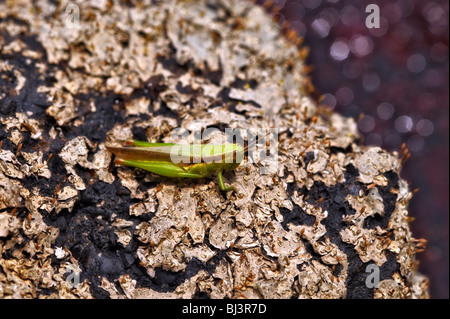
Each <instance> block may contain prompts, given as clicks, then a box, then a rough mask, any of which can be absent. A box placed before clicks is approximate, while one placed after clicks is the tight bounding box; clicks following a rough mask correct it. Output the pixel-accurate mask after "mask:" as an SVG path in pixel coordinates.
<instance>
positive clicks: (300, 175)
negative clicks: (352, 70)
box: [0, 0, 428, 298]
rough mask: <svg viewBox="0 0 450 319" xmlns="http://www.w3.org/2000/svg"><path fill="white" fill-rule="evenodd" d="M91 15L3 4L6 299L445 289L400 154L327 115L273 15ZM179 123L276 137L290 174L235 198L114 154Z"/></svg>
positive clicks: (173, 6)
mask: <svg viewBox="0 0 450 319" xmlns="http://www.w3.org/2000/svg"><path fill="white" fill-rule="evenodd" d="M78 6H79V12H80V20H79V25H77V26H74V25H71V24H70V21H69V23H68V22H67V19H66V18H67V16H66V15H65V4H64V3H58V4H55V3H54V2H52V1H46V0H40V1H20V5H12V4H11V3H10V2H6V3H1V4H0V29H1V30H4V31H2V33H1V36H0V55H1V56H2V59H1V60H2V62H0V70H1V77H0V84H1V87H2V89H1V92H0V93H1V96H0V98H1V100H0V122H1V126H0V136H1V138H2V141H3V143H2V148H1V149H0V196H1V197H0V209H1V211H0V297H2V298H9V297H12V298H20V297H33V298H34V297H38V298H49V297H50V298H56V297H60V298H61V297H62V298H72V297H74V298H91V297H94V298H106V297H111V298H195V297H198V296H208V297H210V298H426V297H428V289H427V287H428V281H427V279H426V278H425V277H424V276H422V275H421V274H420V273H419V272H418V270H417V262H416V259H415V254H416V253H417V251H419V250H420V249H421V246H422V245H423V240H416V239H414V238H413V236H412V234H411V231H410V228H409V225H408V221H409V216H408V211H407V205H408V201H409V199H410V198H411V196H412V192H411V191H410V190H409V188H408V184H407V183H406V182H405V181H403V180H401V179H400V177H399V172H400V169H401V160H400V159H399V157H398V154H395V153H392V154H391V153H389V152H386V151H384V150H382V149H380V148H376V147H365V146H362V145H361V143H360V135H359V132H358V130H357V125H356V123H355V121H354V120H353V119H349V118H344V117H342V116H341V115H339V114H336V113H333V112H332V111H330V110H328V109H326V108H324V107H321V106H318V105H317V103H316V102H315V101H314V100H313V99H312V98H311V96H310V95H309V93H310V87H311V84H310V82H309V81H310V80H309V78H308V75H307V73H306V71H307V68H306V67H305V65H304V60H303V59H302V54H300V53H299V50H298V47H297V45H295V44H293V43H292V42H290V41H288V40H287V39H286V38H285V37H283V35H282V34H281V32H280V30H279V28H278V27H277V25H276V24H275V23H274V22H273V21H272V20H271V18H270V16H269V15H267V14H266V13H265V12H264V10H263V8H261V7H259V6H257V5H255V4H253V3H252V2H247V1H222V0H214V1H164V2H156V3H154V2H150V1H148V3H147V2H146V1H144V2H142V3H140V4H138V5H133V4H125V3H122V2H120V1H105V2H97V1H83V2H80V3H79V4H78ZM291 40H292V35H291ZM294 42H296V43H297V42H298V41H294ZM178 127H181V128H183V129H185V130H187V131H188V132H189V133H191V135H190V136H189V140H190V141H192V140H193V139H194V136H193V132H195V131H198V130H202V129H207V128H217V129H220V130H221V131H222V132H223V131H224V129H227V128H230V129H244V130H249V129H256V128H265V129H268V128H271V127H275V128H276V129H277V130H278V132H279V136H278V137H279V141H278V149H279V154H278V162H277V165H276V166H275V167H273V166H267V167H266V168H267V169H266V171H265V173H266V174H261V170H260V168H261V166H264V165H267V163H264V162H262V163H259V164H254V163H251V162H248V161H245V162H244V163H243V164H242V165H241V166H239V167H238V168H237V169H236V170H235V171H233V172H227V173H226V174H225V175H224V176H225V179H226V180H227V182H228V183H232V184H234V185H235V187H236V191H232V192H227V193H223V192H221V191H220V189H219V188H218V186H217V178H216V177H214V176H213V177H211V178H205V179H200V180H184V181H183V182H182V183H179V182H178V181H177V180H173V179H169V178H165V177H161V176H156V175H153V174H150V173H147V172H145V171H142V170H138V169H132V168H126V167H119V166H115V165H114V164H113V163H112V162H111V159H112V156H111V154H109V153H108V152H107V151H106V149H105V142H106V140H107V139H108V140H109V141H110V142H117V143H121V142H123V141H125V140H127V139H130V138H135V139H141V140H151V141H161V142H171V141H172V140H171V136H170V133H171V132H172V131H173V130H174V129H176V128H178ZM218 137H220V136H215V138H218ZM369 265H375V266H376V267H378V269H379V278H378V279H379V281H380V282H379V285H378V288H373V287H372V286H370V285H369V284H367V279H368V276H369V273H368V272H366V271H365V270H366V269H367V266H369ZM74 269H79V271H80V277H79V279H80V280H79V284H78V285H76V286H75V287H73V286H71V285H69V283H68V281H67V277H68V274H71V271H72V273H73V271H74Z"/></svg>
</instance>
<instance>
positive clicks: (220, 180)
mask: <svg viewBox="0 0 450 319" xmlns="http://www.w3.org/2000/svg"><path fill="white" fill-rule="evenodd" d="M222 172H223V170H220V171H219V172H218V174H217V176H218V177H219V186H220V189H221V190H222V191H224V192H228V191H231V190H235V188H234V186H228V187H227V186H225V182H224V181H223V175H222Z"/></svg>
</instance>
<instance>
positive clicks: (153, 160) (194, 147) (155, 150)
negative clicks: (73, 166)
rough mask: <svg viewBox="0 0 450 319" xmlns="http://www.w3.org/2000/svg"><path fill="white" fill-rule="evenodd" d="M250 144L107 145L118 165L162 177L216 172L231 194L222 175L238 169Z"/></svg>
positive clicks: (140, 142) (136, 143) (223, 189)
mask: <svg viewBox="0 0 450 319" xmlns="http://www.w3.org/2000/svg"><path fill="white" fill-rule="evenodd" d="M266 136H267V135H266ZM255 142H257V141H255ZM252 144H253V143H252ZM250 145H251V144H249V145H247V146H246V147H242V146H240V145H238V144H220V145H213V144H191V145H183V144H175V143H150V142H143V141H136V140H130V141H127V142H126V143H125V146H119V147H116V146H111V145H105V146H106V148H107V149H108V150H109V151H110V152H111V153H113V154H114V155H115V156H116V160H115V163H116V164H120V165H125V166H131V167H137V168H141V169H144V170H146V171H149V172H152V173H155V174H158V175H162V176H167V177H178V178H203V177H207V176H210V175H211V174H213V173H216V172H217V176H218V178H219V186H220V189H221V190H222V191H229V190H234V189H235V188H234V187H233V186H226V185H225V182H224V180H223V175H222V173H223V171H224V170H234V169H236V168H237V167H238V166H239V165H240V164H241V162H242V159H243V157H244V154H245V152H246V151H247V150H248V148H249V146H250ZM174 159H175V160H174Z"/></svg>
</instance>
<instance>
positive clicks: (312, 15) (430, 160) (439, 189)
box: [257, 0, 449, 298]
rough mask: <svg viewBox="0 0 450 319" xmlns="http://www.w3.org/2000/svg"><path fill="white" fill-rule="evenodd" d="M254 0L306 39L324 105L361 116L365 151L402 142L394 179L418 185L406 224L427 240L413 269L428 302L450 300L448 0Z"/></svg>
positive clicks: (397, 147)
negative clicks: (423, 282)
mask: <svg viewBox="0 0 450 319" xmlns="http://www.w3.org/2000/svg"><path fill="white" fill-rule="evenodd" d="M257 3H258V4H261V5H263V4H264V3H265V5H266V8H267V10H268V11H269V12H270V13H271V14H272V15H273V16H274V19H275V20H276V21H277V22H278V23H279V25H280V26H281V25H283V23H284V21H287V22H288V23H289V26H290V28H291V29H294V30H296V31H297V33H298V34H299V35H300V36H302V37H304V40H305V41H304V45H306V46H308V47H309V48H310V54H309V57H308V60H307V62H308V64H310V65H312V66H313V67H314V69H313V71H312V72H311V77H312V82H313V84H314V86H315V87H316V89H317V91H318V92H319V93H320V94H325V100H324V101H323V102H322V103H323V104H327V105H328V106H330V107H333V108H334V109H335V110H336V111H337V112H339V113H341V114H343V115H346V116H350V117H354V118H355V119H357V118H359V128H360V130H361V132H362V133H363V135H364V138H365V141H364V143H365V144H366V145H379V146H382V147H383V148H385V149H387V150H389V151H400V148H401V145H402V144H403V143H406V145H407V147H408V148H409V150H410V152H411V158H410V159H409V161H407V162H406V163H405V165H404V166H403V169H402V177H403V178H404V179H406V180H407V181H408V182H409V184H410V187H411V189H415V188H419V189H420V190H419V192H418V193H417V194H416V195H415V196H414V197H413V199H412V200H411V202H410V204H409V211H410V214H411V216H413V217H415V222H413V223H412V224H411V227H412V230H413V233H414V236H415V237H416V238H426V239H427V240H428V245H427V249H426V250H425V251H424V252H423V253H421V254H419V255H418V259H419V260H420V267H419V269H420V271H421V272H422V273H424V274H426V275H427V276H428V277H429V278H430V280H431V285H430V290H431V295H432V298H449V289H448V282H449V262H448V261H449V254H448V248H449V245H448V244H449V233H448V229H449V227H448V226H449V220H448V215H449V199H448V198H449V196H448V191H449V117H448V110H449V95H448V84H449V83H448V82H449V64H448V63H449V60H448V35H449V22H448V21H449V19H448V12H449V11H448V9H449V2H448V1H447V0H441V1H439V0H436V1H419V0H397V1H380V0H371V1H356V0H355V1H351V0H273V1H272V2H268V1H257ZM368 4H376V5H378V6H379V8H380V28H379V29H369V28H368V27H367V26H366V17H367V16H368V15H369V14H370V13H366V6H367V5H368ZM285 26H286V24H285ZM280 28H281V27H280ZM361 113H363V114H364V115H363V116H361V115H360V114H361Z"/></svg>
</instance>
